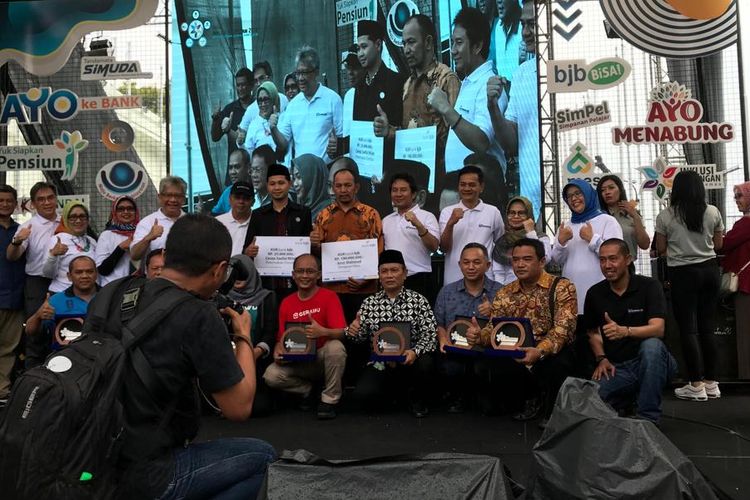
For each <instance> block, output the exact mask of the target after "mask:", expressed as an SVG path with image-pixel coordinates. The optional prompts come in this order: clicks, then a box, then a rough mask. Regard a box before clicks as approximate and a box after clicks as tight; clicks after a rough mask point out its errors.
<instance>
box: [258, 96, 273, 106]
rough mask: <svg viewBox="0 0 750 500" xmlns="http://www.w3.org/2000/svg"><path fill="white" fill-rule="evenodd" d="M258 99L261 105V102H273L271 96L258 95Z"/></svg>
mask: <svg viewBox="0 0 750 500" xmlns="http://www.w3.org/2000/svg"><path fill="white" fill-rule="evenodd" d="M256 100H257V101H258V105H260V104H268V103H270V102H271V98H270V97H258V99H256Z"/></svg>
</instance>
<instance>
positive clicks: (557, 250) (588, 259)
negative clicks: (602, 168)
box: [552, 179, 622, 350]
mask: <svg viewBox="0 0 750 500" xmlns="http://www.w3.org/2000/svg"><path fill="white" fill-rule="evenodd" d="M563 200H565V203H567V205H568V207H569V208H570V211H571V218H570V222H567V223H566V222H563V223H562V224H560V227H559V228H558V230H557V234H556V235H555V240H554V241H553V243H552V260H553V261H554V262H556V263H557V264H559V265H561V266H562V269H563V271H562V275H563V276H564V277H566V278H568V279H569V280H570V281H572V282H573V284H574V285H575V286H576V292H577V293H576V295H577V297H578V315H579V316H580V315H582V314H583V303H584V300H585V299H586V292H588V290H589V288H591V286H592V285H594V284H596V283H598V282H600V281H602V280H603V279H604V275H603V274H602V272H601V270H600V268H599V247H600V246H601V244H602V243H604V242H605V241H606V240H608V239H610V238H620V239H622V228H621V227H620V224H619V223H618V222H617V220H616V219H615V218H614V217H612V216H611V215H608V214H605V213H604V212H603V211H602V210H601V208H599V198H598V197H597V195H596V191H594V188H593V187H591V184H589V183H588V182H586V181H584V180H582V179H571V180H570V182H568V184H567V185H566V186H565V187H564V188H563ZM579 323H582V322H580V321H579ZM584 333H585V332H584ZM589 350H590V349H589Z"/></svg>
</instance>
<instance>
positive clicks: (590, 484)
mask: <svg viewBox="0 0 750 500" xmlns="http://www.w3.org/2000/svg"><path fill="white" fill-rule="evenodd" d="M526 498H529V499H532V498H533V499H542V498H543V499H555V500H565V499H573V498H576V499H578V498H596V499H610V498H611V499H615V498H616V499H619V500H623V499H639V500H642V499H660V500H661V499H673V498H674V499H701V500H703V499H714V498H716V496H715V495H714V493H713V491H712V489H711V487H710V486H709V485H708V483H707V482H706V480H705V479H704V478H703V476H702V475H701V473H700V472H699V471H698V469H697V468H696V467H695V466H694V465H693V463H692V462H691V461H690V460H689V459H688V458H687V457H686V456H685V455H683V454H682V452H681V451H680V450H678V449H677V447H675V445H673V444H672V442H671V441H669V439H667V438H666V437H665V436H664V435H663V434H662V433H661V432H660V431H659V429H658V428H657V427H656V426H655V425H654V424H652V423H651V422H647V421H644V420H635V419H630V418H620V417H618V416H617V413H616V412H615V411H614V410H612V409H611V408H610V407H609V406H608V405H607V404H606V403H604V402H603V401H602V400H601V399H600V398H599V394H598V386H597V384H596V383H595V382H592V381H590V380H582V379H573V378H569V379H568V380H567V381H566V382H565V384H564V385H563V387H562V388H561V389H560V393H559V394H558V396H557V401H556V402H555V409H554V412H553V413H552V417H551V418H550V420H549V423H548V425H547V428H546V429H545V431H544V433H543V434H542V437H541V438H540V439H539V442H537V444H536V445H535V446H534V448H533V450H532V470H531V474H530V477H529V485H528V490H527V497H526Z"/></svg>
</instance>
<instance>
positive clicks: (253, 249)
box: [245, 238, 258, 259]
mask: <svg viewBox="0 0 750 500" xmlns="http://www.w3.org/2000/svg"><path fill="white" fill-rule="evenodd" d="M245 255H247V256H248V257H252V258H253V259H254V258H255V257H257V256H258V245H256V244H255V238H253V241H251V242H250V244H249V245H248V246H247V248H245Z"/></svg>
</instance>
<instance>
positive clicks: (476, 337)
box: [466, 316, 482, 346]
mask: <svg viewBox="0 0 750 500" xmlns="http://www.w3.org/2000/svg"><path fill="white" fill-rule="evenodd" d="M481 331H482V329H481V328H480V327H479V323H478V322H477V317H476V316H472V317H471V326H470V327H469V329H468V330H466V340H467V341H468V342H469V345H471V346H475V345H477V344H479V343H480V341H481V339H480V332H481Z"/></svg>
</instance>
